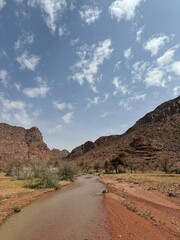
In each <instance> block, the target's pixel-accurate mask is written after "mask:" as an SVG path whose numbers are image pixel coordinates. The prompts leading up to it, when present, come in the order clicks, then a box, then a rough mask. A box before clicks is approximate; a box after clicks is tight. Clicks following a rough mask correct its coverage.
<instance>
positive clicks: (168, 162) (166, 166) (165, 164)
mask: <svg viewBox="0 0 180 240" xmlns="http://www.w3.org/2000/svg"><path fill="white" fill-rule="evenodd" d="M174 164H175V160H174V159H169V158H165V159H164V160H163V161H162V170H163V172H165V173H169V172H170V169H171V168H172V167H173V165H174Z"/></svg>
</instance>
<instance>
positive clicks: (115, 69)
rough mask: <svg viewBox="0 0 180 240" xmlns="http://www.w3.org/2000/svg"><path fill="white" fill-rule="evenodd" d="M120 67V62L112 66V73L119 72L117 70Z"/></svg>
mask: <svg viewBox="0 0 180 240" xmlns="http://www.w3.org/2000/svg"><path fill="white" fill-rule="evenodd" d="M120 65H121V61H118V62H117V63H116V65H115V66H114V70H113V71H114V72H117V71H119V69H120Z"/></svg>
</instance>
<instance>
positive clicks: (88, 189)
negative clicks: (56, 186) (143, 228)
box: [0, 176, 111, 240]
mask: <svg viewBox="0 0 180 240" xmlns="http://www.w3.org/2000/svg"><path fill="white" fill-rule="evenodd" d="M103 189H104V185H103V184H101V183H99V182H98V181H97V177H95V176H82V177H80V178H79V179H78V180H77V181H76V182H75V183H73V184H72V185H71V186H68V187H65V188H64V189H62V190H60V191H58V192H55V193H51V194H49V195H48V196H45V197H43V198H41V199H39V200H37V201H36V202H34V203H32V204H31V205H30V206H28V207H26V208H24V209H23V210H22V211H21V212H20V213H17V214H15V215H13V216H12V217H10V218H9V219H8V220H7V221H6V222H5V223H4V224H2V226H0V239H1V240H24V239H26V240H42V239H43V240H49V239H51V240H101V239H103V240H104V239H106V240H110V239H111V238H110V236H109V234H108V228H107V220H106V219H107V216H106V212H105V210H104V206H103V196H102V194H101V192H102V190H103Z"/></svg>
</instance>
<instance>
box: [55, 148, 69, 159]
mask: <svg viewBox="0 0 180 240" xmlns="http://www.w3.org/2000/svg"><path fill="white" fill-rule="evenodd" d="M68 154H69V152H68V151H67V150H66V149H64V150H62V151H61V150H59V149H55V148H53V149H52V150H51V159H52V160H55V161H58V160H62V159H64V158H66V157H67V156H68Z"/></svg>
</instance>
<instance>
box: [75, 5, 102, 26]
mask: <svg viewBox="0 0 180 240" xmlns="http://www.w3.org/2000/svg"><path fill="white" fill-rule="evenodd" d="M79 14H80V16H81V18H82V19H83V20H84V21H85V22H86V23H87V24H91V23H93V22H95V21H96V20H97V19H98V18H99V17H100V14H101V10H99V9H98V8H97V7H95V8H92V7H90V6H87V5H84V6H82V7H81V9H80V11H79Z"/></svg>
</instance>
